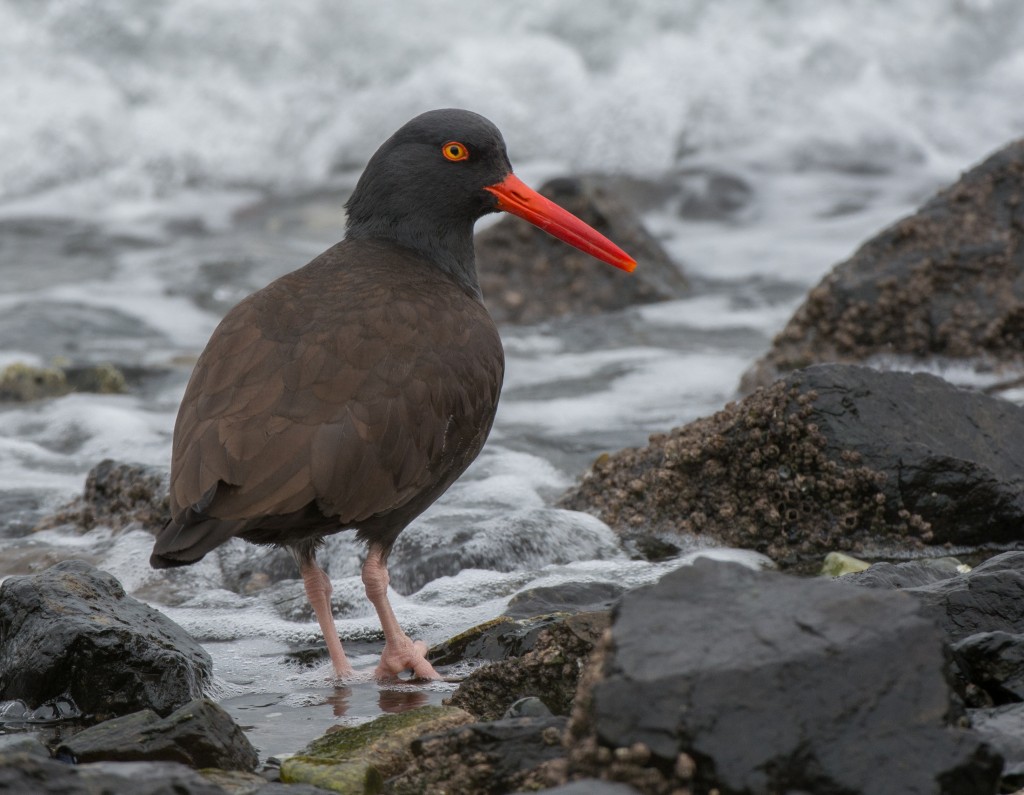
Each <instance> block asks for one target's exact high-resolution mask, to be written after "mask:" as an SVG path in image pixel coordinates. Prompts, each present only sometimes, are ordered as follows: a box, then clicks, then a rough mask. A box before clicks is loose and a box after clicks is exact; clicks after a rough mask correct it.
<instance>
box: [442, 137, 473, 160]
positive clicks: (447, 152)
mask: <svg viewBox="0 0 1024 795" xmlns="http://www.w3.org/2000/svg"><path fill="white" fill-rule="evenodd" d="M441 153H442V154H443V155H444V156H445V157H446V158H448V159H449V160H451V161H452V162H453V163H456V162H458V161H459V160H465V159H467V158H468V157H469V150H468V149H467V148H466V145H465V144H463V143H459V142H458V141H449V142H448V143H446V144H445V145H444V146H442V147H441Z"/></svg>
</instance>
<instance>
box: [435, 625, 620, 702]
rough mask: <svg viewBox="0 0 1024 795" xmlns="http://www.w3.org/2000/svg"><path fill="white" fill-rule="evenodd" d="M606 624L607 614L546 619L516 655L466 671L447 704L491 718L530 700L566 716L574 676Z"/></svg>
mask: <svg viewBox="0 0 1024 795" xmlns="http://www.w3.org/2000/svg"><path fill="white" fill-rule="evenodd" d="M607 626H608V614H607V613H580V614H578V615H573V616H568V617H562V618H560V619H558V620H555V621H552V622H551V623H550V624H549V625H548V626H547V627H545V628H543V629H542V630H540V632H539V633H538V634H537V637H536V642H535V643H534V644H533V646H532V648H530V649H529V650H528V651H525V652H524V653H523V654H522V656H517V657H514V658H512V659H508V660H502V661H499V662H494V663H491V664H489V665H485V666H484V667H482V668H478V669H477V670H476V671H474V672H473V673H471V674H470V675H469V676H468V677H466V679H465V680H464V681H463V682H462V684H461V685H459V689H458V690H456V691H455V693H454V694H453V695H452V697H451V699H449V702H448V703H450V704H452V705H453V706H456V707H461V708H462V709H464V710H466V711H467V712H470V713H471V714H473V715H475V716H477V717H478V718H482V719H484V720H497V719H499V718H500V717H501V716H502V715H503V714H504V713H505V712H506V710H508V709H509V707H511V706H512V705H513V704H514V703H515V702H517V701H519V700H520V699H522V698H526V697H529V696H534V697H536V698H539V699H540V700H541V701H542V702H543V703H544V705H545V706H546V707H547V708H548V709H549V710H551V712H552V713H554V714H555V715H568V714H569V710H570V708H571V706H572V701H573V698H574V697H575V694H576V687H577V683H578V682H579V676H580V672H581V671H582V669H583V666H584V665H585V664H586V661H587V658H588V656H589V655H590V653H591V651H593V649H594V646H595V645H596V644H597V642H598V640H599V639H600V638H601V634H602V633H603V632H604V630H605V629H606V628H607Z"/></svg>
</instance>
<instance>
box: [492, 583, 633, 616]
mask: <svg viewBox="0 0 1024 795" xmlns="http://www.w3.org/2000/svg"><path fill="white" fill-rule="evenodd" d="M625 590H626V589H625V588H624V587H623V586H621V585H616V584H615V583H613V582H567V583H562V584H560V585H550V586H543V587H540V588H529V589H527V590H525V591H520V592H519V593H517V594H516V595H515V596H513V597H512V599H510V600H509V603H508V607H507V608H506V609H505V612H504V615H506V616H510V617H511V618H528V617H530V616H541V615H544V614H546V613H583V612H587V613H592V612H595V611H600V610H610V609H611V608H612V605H614V604H615V602H616V601H617V600H618V598H619V597H620V596H621V595H622V593H623V592H624V591H625Z"/></svg>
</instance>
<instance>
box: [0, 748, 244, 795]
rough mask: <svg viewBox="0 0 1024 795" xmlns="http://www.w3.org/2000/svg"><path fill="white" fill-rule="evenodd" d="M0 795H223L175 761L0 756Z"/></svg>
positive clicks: (24, 755)
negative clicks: (92, 761) (85, 762)
mask: <svg viewBox="0 0 1024 795" xmlns="http://www.w3.org/2000/svg"><path fill="white" fill-rule="evenodd" d="M0 792H9V793H11V794H12V795H28V794H29V793H31V794H32V795H121V793H123V794H124V795H129V793H130V794H131V795H226V791H225V790H223V789H221V788H220V787H219V786H217V785H216V784H213V783H211V782H209V781H207V780H206V779H205V778H203V776H202V775H200V774H199V773H198V772H196V771H195V770H192V769H191V768H188V767H186V766H185V765H182V764H179V763H177V762H97V763H95V764H91V765H68V764H65V763H64V762H59V761H57V760H56V759H49V758H41V757H38V756H35V755H27V754H3V753H0Z"/></svg>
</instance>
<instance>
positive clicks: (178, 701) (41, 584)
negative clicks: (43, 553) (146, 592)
mask: <svg viewBox="0 0 1024 795" xmlns="http://www.w3.org/2000/svg"><path fill="white" fill-rule="evenodd" d="M211 670H212V663H211V660H210V655H209V654H207V653H206V651H205V650H204V649H203V648H202V647H201V646H200V645H199V644H198V643H197V642H196V641H195V640H193V639H192V638H191V637H190V636H189V635H188V634H187V633H186V632H185V631H184V630H183V629H181V627H179V626H178V625H177V624H175V623H174V622H173V621H171V620H170V619H169V618H167V617H166V616H164V615H163V614H162V613H160V612H158V611H156V610H154V609H153V608H151V607H149V606H147V605H145V604H142V603H141V602H139V601H136V600H135V599H133V598H132V597H130V596H128V595H127V594H125V592H124V589H123V588H122V587H121V585H120V583H118V581H117V580H116V579H114V577H112V576H111V575H110V574H107V573H106V572H103V571H99V570H97V569H95V568H93V567H92V566H90V565H89V564H88V563H85V562H83V561H80V560H72V561H65V562H63V563H58V564H57V565H56V566H53V567H51V568H49V569H47V570H46V571H44V572H42V573H40V574H35V575H30V576H19V577H9V578H8V579H6V580H4V582H3V584H2V585H0V699H22V700H24V701H26V702H28V703H29V704H31V705H38V704H40V703H42V702H44V701H47V700H49V699H54V698H57V697H59V696H69V697H70V698H71V699H73V701H74V702H75V703H76V704H77V706H78V707H79V708H80V709H81V710H82V711H83V712H85V713H87V714H91V715H93V716H95V718H97V719H103V718H106V717H112V716H115V715H125V714H128V713H131V712H136V711H138V710H142V709H147V708H148V709H152V710H153V711H154V712H156V713H158V714H160V715H168V714H170V713H171V712H173V711H174V710H176V709H177V708H178V707H180V706H182V705H183V704H187V703H188V702H189V701H192V700H193V699H196V698H199V697H200V696H201V695H202V691H203V687H204V686H205V685H206V684H207V682H208V681H209V679H210V676H211Z"/></svg>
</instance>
